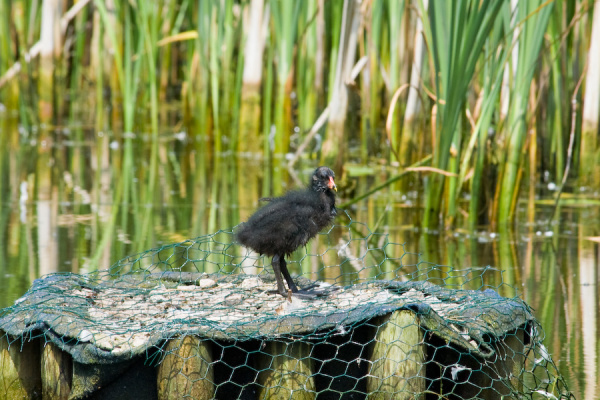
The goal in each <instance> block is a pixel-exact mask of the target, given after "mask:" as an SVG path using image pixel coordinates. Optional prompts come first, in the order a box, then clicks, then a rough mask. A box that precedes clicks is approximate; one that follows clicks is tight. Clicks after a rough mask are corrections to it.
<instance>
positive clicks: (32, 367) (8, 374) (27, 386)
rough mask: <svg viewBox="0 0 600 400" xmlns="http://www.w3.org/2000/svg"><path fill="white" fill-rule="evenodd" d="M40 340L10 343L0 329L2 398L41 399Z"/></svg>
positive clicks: (0, 383) (0, 382) (20, 340)
mask: <svg viewBox="0 0 600 400" xmlns="http://www.w3.org/2000/svg"><path fill="white" fill-rule="evenodd" d="M41 398H42V381H41V373H40V345H39V340H38V339H34V340H32V341H23V340H22V339H17V340H16V341H14V342H11V343H10V347H9V340H8V338H7V336H6V335H5V334H4V332H1V331H0V399H2V400H4V399H7V400H8V399H11V400H12V399H41Z"/></svg>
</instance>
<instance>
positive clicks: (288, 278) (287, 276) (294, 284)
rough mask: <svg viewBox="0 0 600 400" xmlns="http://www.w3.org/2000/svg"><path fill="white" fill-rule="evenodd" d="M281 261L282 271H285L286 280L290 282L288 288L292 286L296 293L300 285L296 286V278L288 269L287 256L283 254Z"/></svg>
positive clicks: (291, 288) (293, 291)
mask: <svg viewBox="0 0 600 400" xmlns="http://www.w3.org/2000/svg"><path fill="white" fill-rule="evenodd" d="M279 262H280V264H281V273H283V277H284V278H285V281H286V282H287V284H288V288H290V290H291V291H292V293H296V292H297V291H298V287H297V286H296V283H294V280H293V279H292V277H291V276H290V271H288V269H287V263H286V262H285V258H284V257H283V256H282V257H281V258H280V260H279Z"/></svg>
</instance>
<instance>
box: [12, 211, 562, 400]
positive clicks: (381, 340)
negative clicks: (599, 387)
mask: <svg viewBox="0 0 600 400" xmlns="http://www.w3.org/2000/svg"><path fill="white" fill-rule="evenodd" d="M342 218H345V219H346V223H345V224H339V222H340V220H341V219H342ZM337 222H338V225H333V226H332V227H331V229H329V230H328V231H327V232H324V233H321V234H319V235H318V237H317V239H315V240H314V241H313V242H311V243H310V244H309V245H308V246H307V248H306V249H301V250H299V251H297V252H296V253H295V254H294V256H293V257H292V258H291V260H290V262H289V268H290V271H292V273H294V274H295V275H296V276H295V277H294V279H295V281H296V283H297V284H298V285H299V286H300V287H310V286H315V288H314V291H315V292H316V293H318V296H316V297H315V298H313V299H300V298H296V297H295V296H288V297H287V298H285V297H282V296H280V295H278V294H275V293H273V291H274V289H275V280H274V277H273V275H272V274H270V273H269V271H270V269H269V265H270V260H269V259H267V258H265V257H260V256H258V255H256V254H252V253H250V252H248V251H247V250H246V249H244V248H242V247H241V246H239V245H238V244H237V243H235V240H234V235H233V231H232V230H228V231H219V232H217V233H215V234H211V235H207V236H202V237H199V238H196V239H193V240H187V241H184V242H181V243H176V244H171V245H167V246H163V247H161V248H158V249H152V250H148V251H146V252H143V253H140V254H137V255H134V256H130V257H127V258H125V259H123V260H120V261H118V262H117V263H116V264H114V265H113V266H112V267H111V268H110V269H108V270H103V271H97V272H93V273H88V274H83V275H79V274H72V273H60V274H52V275H48V276H45V277H42V278H40V279H38V280H36V281H35V282H34V284H33V285H32V287H31V289H30V290H29V291H28V292H27V293H26V294H25V295H24V296H23V297H21V298H20V299H18V300H17V301H16V302H15V305H14V306H12V307H9V308H6V309H3V310H2V311H1V312H0V331H2V332H1V333H3V335H2V336H0V337H1V338H2V339H1V342H0V357H1V359H0V368H1V371H2V375H3V376H4V377H10V376H14V377H15V379H12V380H11V379H2V380H0V398H15V397H14V396H20V395H23V396H24V397H26V398H38V397H40V396H41V395H42V394H44V396H50V395H53V394H54V395H56V396H57V398H60V396H63V397H62V398H67V397H68V398H70V399H84V398H97V399H100V398H106V399H126V398H138V399H153V398H161V399H162V398H172V399H179V398H189V399H211V398H218V399H232V398H243V399H271V398H277V399H315V398H317V399H365V398H369V399H371V398H377V399H379V398H381V399H409V398H410V399H412V398H420V399H466V398H485V399H494V398H498V399H500V398H530V399H536V398H540V399H544V398H571V397H572V395H571V394H570V392H569V391H568V387H567V385H566V383H565V381H564V380H563V378H562V377H561V375H560V374H559V372H558V370H557V368H556V365H555V364H554V362H553V361H552V358H551V357H550V355H549V354H548V352H547V350H546V348H545V347H544V345H543V344H542V342H543V339H544V332H543V330H542V328H541V326H540V325H539V323H538V322H537V321H536V319H535V318H534V316H533V314H532V311H531V309H530V308H529V306H528V305H527V304H526V303H525V302H523V301H522V300H521V299H520V298H518V296H517V295H516V291H515V290H514V289H513V288H512V287H511V286H510V285H507V284H505V283H503V282H502V272H501V271H499V270H497V269H494V268H490V267H485V268H479V269H475V268H469V269H458V268H451V267H448V266H440V265H434V264H430V263H426V262H423V261H421V260H420V259H419V257H418V255H416V254H411V253H407V252H406V251H405V249H404V246H403V245H402V244H398V243H393V242H391V241H390V240H389V236H388V235H386V234H380V233H375V232H371V231H370V230H369V229H368V228H367V227H366V226H365V225H364V224H361V223H358V222H355V221H352V220H351V218H350V217H349V216H348V215H347V214H345V215H343V216H342V217H341V218H340V217H338V220H337ZM499 293H501V294H502V295H503V296H504V297H502V296H500V294H499ZM24 376H25V377H26V379H24V378H23V377H24ZM3 396H4V397H3Z"/></svg>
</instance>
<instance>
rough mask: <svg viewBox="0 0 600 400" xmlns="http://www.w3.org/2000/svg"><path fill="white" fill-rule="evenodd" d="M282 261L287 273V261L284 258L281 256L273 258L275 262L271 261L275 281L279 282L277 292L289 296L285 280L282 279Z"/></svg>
mask: <svg viewBox="0 0 600 400" xmlns="http://www.w3.org/2000/svg"><path fill="white" fill-rule="evenodd" d="M280 261H283V270H284V271H285V272H286V273H287V268H286V266H285V260H284V259H283V257H280V256H279V255H275V256H273V260H272V261H271V265H272V266H273V273H274V274H275V279H276V280H277V292H278V293H279V294H280V295H282V296H284V297H285V296H287V291H286V290H285V287H284V286H283V279H281V267H280ZM286 280H287V278H286Z"/></svg>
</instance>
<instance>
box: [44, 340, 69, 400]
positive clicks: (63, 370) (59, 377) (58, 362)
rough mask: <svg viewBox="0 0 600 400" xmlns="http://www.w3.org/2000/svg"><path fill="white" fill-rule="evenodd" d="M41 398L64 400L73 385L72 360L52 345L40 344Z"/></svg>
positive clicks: (67, 354)
mask: <svg viewBox="0 0 600 400" xmlns="http://www.w3.org/2000/svg"><path fill="white" fill-rule="evenodd" d="M41 346H42V371H41V375H42V397H43V398H44V400H46V399H48V400H55V399H60V400H63V399H64V400H66V399H68V398H69V394H70V393H71V384H72V383H73V359H72V358H71V355H70V354H69V353H67V352H64V351H62V350H61V349H60V348H58V346H56V345H55V344H54V343H51V342H48V343H45V344H42V345H41Z"/></svg>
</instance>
